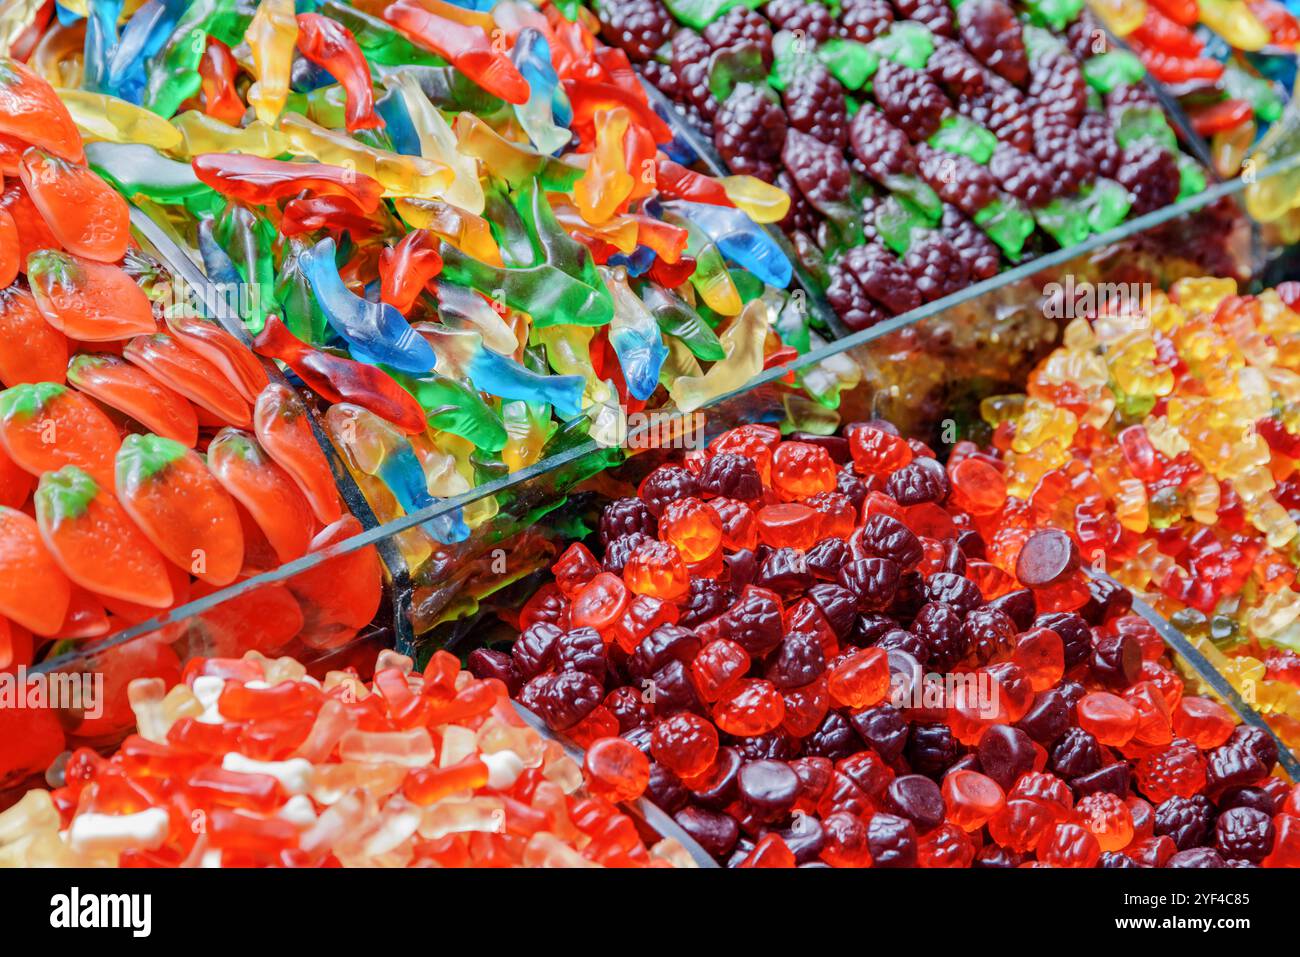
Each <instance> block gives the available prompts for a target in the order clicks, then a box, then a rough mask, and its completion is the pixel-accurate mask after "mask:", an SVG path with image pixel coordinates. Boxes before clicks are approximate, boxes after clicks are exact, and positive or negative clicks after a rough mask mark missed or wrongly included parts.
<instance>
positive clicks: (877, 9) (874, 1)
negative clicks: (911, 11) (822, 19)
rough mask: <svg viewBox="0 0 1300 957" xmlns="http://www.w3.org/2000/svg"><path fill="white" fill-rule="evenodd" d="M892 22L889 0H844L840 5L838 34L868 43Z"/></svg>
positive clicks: (892, 13)
mask: <svg viewBox="0 0 1300 957" xmlns="http://www.w3.org/2000/svg"><path fill="white" fill-rule="evenodd" d="M893 22H894V8H893V7H891V6H890V5H889V0H844V2H843V4H842V5H841V6H840V24H839V26H840V36H842V37H844V38H845V39H847V40H857V41H858V42H859V43H870V42H871V41H872V40H874V39H875V38H876V37H878V36H880V35H881V34H882V33H884V32H885V31H886V30H888V29H889V25H890V24H891V23H893Z"/></svg>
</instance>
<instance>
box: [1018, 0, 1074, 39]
mask: <svg viewBox="0 0 1300 957" xmlns="http://www.w3.org/2000/svg"><path fill="white" fill-rule="evenodd" d="M1023 3H1024V6H1025V8H1026V9H1027V10H1028V11H1029V15H1030V16H1031V17H1033V18H1034V20H1036V21H1037V22H1039V23H1042V24H1046V25H1047V26H1049V27H1051V28H1052V29H1053V30H1055V31H1056V32H1057V33H1060V32H1062V31H1064V30H1065V28H1066V27H1068V26H1069V25H1070V24H1071V23H1073V22H1074V19H1075V17H1077V16H1078V15H1079V11H1081V10H1082V9H1083V5H1084V0H1023Z"/></svg>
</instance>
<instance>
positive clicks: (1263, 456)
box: [983, 280, 1300, 753]
mask: <svg viewBox="0 0 1300 957" xmlns="http://www.w3.org/2000/svg"><path fill="white" fill-rule="evenodd" d="M1297 304H1300V290H1298V289H1297V288H1296V287H1295V286H1294V284H1291V285H1285V286H1283V287H1281V288H1280V289H1278V290H1267V291H1264V292H1263V293H1260V294H1259V295H1253V296H1252V295H1241V294H1239V291H1238V289H1237V286H1236V284H1235V283H1233V282H1232V281H1230V280H1186V281H1182V282H1179V283H1176V284H1175V285H1174V286H1173V287H1172V288H1171V289H1170V291H1169V294H1168V295H1167V296H1166V295H1165V294H1163V293H1159V292H1156V293H1154V294H1153V296H1152V299H1151V301H1150V302H1147V303H1134V304H1131V307H1130V308H1124V307H1123V306H1120V305H1118V304H1117V305H1115V306H1112V307H1111V308H1110V309H1107V310H1104V311H1099V312H1097V313H1096V314H1095V315H1091V316H1088V317H1086V318H1078V319H1075V320H1074V322H1073V323H1072V324H1071V325H1070V327H1069V328H1068V329H1067V330H1066V336H1065V341H1064V344H1063V345H1062V346H1061V348H1059V349H1057V350H1056V351H1055V352H1054V353H1052V355H1051V356H1049V357H1048V358H1047V359H1046V360H1045V361H1044V362H1043V363H1042V365H1040V366H1039V367H1038V368H1037V369H1035V370H1034V372H1033V373H1032V375H1030V377H1029V380H1028V388H1027V394H1023V395H1006V396H997V397H993V398H989V399H986V400H985V402H984V406H983V413H984V417H985V418H986V419H987V420H988V422H989V424H990V425H991V426H993V427H994V432H993V442H994V445H995V446H996V448H997V449H998V451H999V453H1000V454H1001V456H1002V458H1003V460H1004V461H1005V463H1006V471H1005V480H1006V484H1007V487H1008V489H1009V491H1010V494H1011V495H1012V496H1013V497H1015V498H1016V499H1017V500H1019V501H1020V502H1021V503H1022V504H1021V507H1022V508H1024V509H1025V510H1026V511H1027V512H1028V513H1029V514H1031V515H1034V516H1037V517H1038V518H1039V519H1040V520H1043V521H1047V522H1051V523H1053V524H1057V525H1060V526H1061V527H1064V528H1066V529H1067V530H1069V531H1070V532H1072V533H1073V535H1074V536H1075V539H1076V541H1077V542H1078V545H1079V547H1080V548H1081V549H1082V551H1083V554H1084V555H1085V556H1088V557H1089V560H1090V561H1092V562H1094V563H1097V564H1103V565H1104V566H1105V567H1106V568H1107V570H1108V571H1110V573H1111V574H1113V575H1114V576H1115V577H1116V578H1117V579H1118V580H1119V581H1121V582H1123V583H1124V584H1125V585H1128V586H1129V587H1131V588H1134V589H1136V590H1138V591H1140V592H1143V593H1147V594H1149V595H1150V596H1151V600H1152V601H1153V603H1154V604H1155V606H1156V607H1157V608H1158V609H1159V610H1160V611H1161V612H1162V613H1163V614H1164V615H1165V616H1166V617H1167V618H1168V619H1169V621H1170V622H1172V623H1173V624H1174V625H1175V626H1176V627H1178V628H1179V629H1180V630H1182V631H1184V632H1185V633H1186V634H1187V636H1188V638H1189V640H1191V641H1192V642H1193V643H1195V644H1196V645H1197V646H1198V647H1199V648H1200V649H1201V650H1202V652H1203V653H1205V654H1206V655H1207V656H1209V657H1211V658H1212V659H1213V660H1214V661H1215V663H1216V665H1217V666H1218V668H1219V670H1220V671H1221V672H1222V673H1223V674H1225V675H1226V676H1228V677H1229V678H1230V679H1231V680H1232V682H1233V684H1234V685H1235V686H1236V687H1237V688H1238V690H1239V691H1240V692H1241V693H1242V694H1243V696H1244V697H1245V698H1246V699H1247V700H1248V701H1250V702H1251V703H1252V704H1254V705H1255V706H1256V707H1257V708H1258V709H1259V710H1260V712H1261V713H1262V714H1264V715H1265V716H1266V717H1267V718H1268V720H1269V722H1270V723H1271V724H1272V725H1273V727H1274V728H1275V729H1276V730H1277V732H1278V733H1279V734H1280V735H1281V737H1282V738H1283V740H1284V741H1286V742H1287V743H1288V744H1289V745H1290V746H1291V748H1292V749H1293V750H1296V751H1297V752H1298V753H1300V657H1297V654H1296V653H1297V651H1300V640H1298V637H1297V636H1298V635H1300V621H1298V619H1300V593H1297V591H1296V590H1295V584H1296V566H1297V552H1296V547H1297V545H1298V544H1300V542H1298V541H1297V539H1298V538H1300V532H1298V530H1297V526H1296V518H1295V515H1296V514H1297V509H1300V498H1297V495H1296V488H1297V482H1298V481H1300V476H1297V473H1296V458H1297V457H1300V438H1298V436H1300V424H1298V423H1297V421H1296V418H1295V410H1296V408H1297V402H1298V401H1300V393H1298V392H1297V382H1298V381H1300V380H1297V376H1296V369H1295V364H1296V361H1297V358H1296V357H1297V351H1296V350H1297V342H1298V341H1300V340H1298V339H1297V337H1298V336H1300V315H1298V314H1297V313H1296V312H1295V311H1293V307H1294V306H1296V305H1297Z"/></svg>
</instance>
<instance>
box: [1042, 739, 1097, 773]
mask: <svg viewBox="0 0 1300 957" xmlns="http://www.w3.org/2000/svg"><path fill="white" fill-rule="evenodd" d="M1050 764H1051V768H1052V771H1053V772H1055V773H1056V775H1057V776H1059V777H1063V778H1077V777H1082V776H1083V775H1085V774H1091V773H1092V772H1093V771H1096V770H1097V769H1098V768H1099V767H1101V745H1100V744H1098V743H1097V739H1096V738H1094V737H1093V736H1092V735H1091V734H1089V733H1088V732H1087V731H1084V730H1083V729H1082V728H1070V730H1068V731H1066V732H1065V734H1063V735H1061V739H1060V740H1059V741H1057V742H1056V745H1055V746H1054V747H1053V748H1052V753H1051V761H1050Z"/></svg>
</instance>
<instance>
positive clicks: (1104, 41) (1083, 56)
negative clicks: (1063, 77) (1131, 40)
mask: <svg viewBox="0 0 1300 957" xmlns="http://www.w3.org/2000/svg"><path fill="white" fill-rule="evenodd" d="M1065 42H1066V45H1067V46H1069V48H1070V52H1071V53H1073V54H1074V55H1075V56H1076V57H1077V58H1078V59H1079V62H1080V63H1084V62H1087V61H1088V60H1091V59H1092V58H1093V57H1095V56H1100V55H1101V54H1103V53H1108V52H1110V49H1111V44H1110V38H1109V37H1107V36H1106V31H1105V30H1103V29H1102V27H1101V24H1100V23H1098V22H1097V19H1096V18H1095V17H1094V16H1093V15H1092V14H1091V13H1089V12H1088V11H1087V10H1085V11H1084V12H1083V13H1082V14H1081V15H1080V16H1079V18H1078V19H1077V20H1075V21H1074V22H1073V23H1071V24H1070V25H1069V26H1068V27H1066V28H1065Z"/></svg>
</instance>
